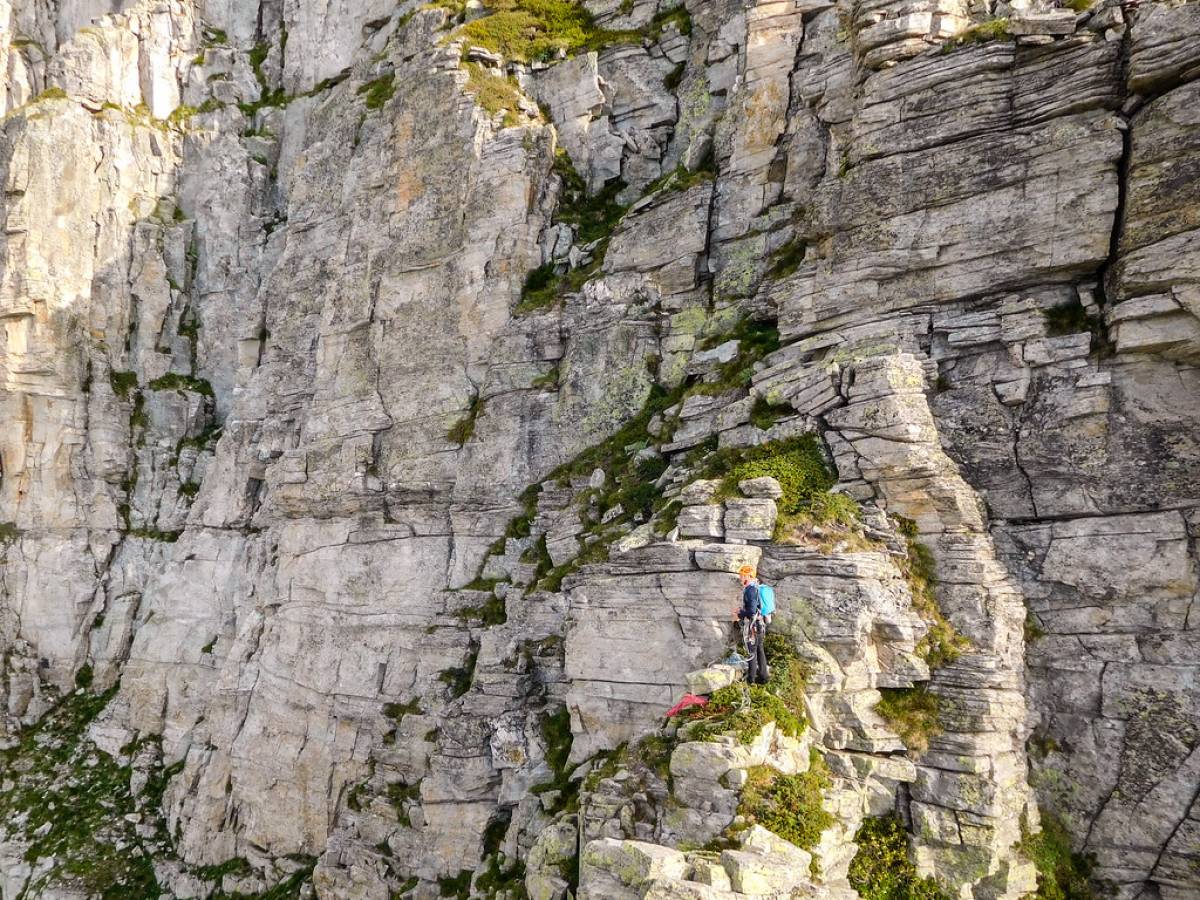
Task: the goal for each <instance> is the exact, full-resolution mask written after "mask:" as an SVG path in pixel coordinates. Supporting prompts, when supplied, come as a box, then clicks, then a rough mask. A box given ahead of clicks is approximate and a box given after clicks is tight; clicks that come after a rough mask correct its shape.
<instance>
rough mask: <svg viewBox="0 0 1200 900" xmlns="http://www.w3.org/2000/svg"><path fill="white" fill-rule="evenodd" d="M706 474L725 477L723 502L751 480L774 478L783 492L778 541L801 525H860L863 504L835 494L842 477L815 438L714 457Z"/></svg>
mask: <svg viewBox="0 0 1200 900" xmlns="http://www.w3.org/2000/svg"><path fill="white" fill-rule="evenodd" d="M704 474H705V476H706V477H709V478H718V477H719V478H721V479H722V481H721V488H720V491H719V492H718V498H725V497H734V496H737V485H738V483H739V482H741V481H744V480H746V479H748V478H761V477H763V476H770V477H772V478H774V479H775V480H776V481H778V482H779V486H780V487H781V488H783V496H782V497H780V498H779V500H777V501H776V505H777V507H778V509H779V516H778V519H777V520H776V525H775V533H776V537H777V538H781V537H785V536H786V535H787V534H788V532H789V531H790V530H791V529H793V528H795V527H797V526H800V525H806V524H823V523H831V522H837V523H840V524H842V525H845V526H852V525H854V524H855V523H857V521H858V504H857V503H855V502H854V501H853V500H852V499H851V498H849V497H847V496H845V495H844V494H835V493H831V492H830V488H832V487H833V486H834V485H835V484H836V483H837V478H836V477H835V476H834V474H833V472H832V471H831V470H830V468H829V465H828V463H826V462H825V456H824V454H823V453H822V450H821V444H820V439H819V438H818V437H817V436H816V435H815V434H804V435H800V436H799V437H794V438H787V439H785V440H782V441H771V442H770V443H766V444H760V445H759V446H757V447H751V448H748V449H741V450H721V451H717V452H716V453H712V454H710V455H709V456H708V459H707V460H706V461H705V464H704Z"/></svg>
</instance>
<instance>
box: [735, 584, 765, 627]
mask: <svg viewBox="0 0 1200 900" xmlns="http://www.w3.org/2000/svg"><path fill="white" fill-rule="evenodd" d="M760 609H761V604H760V603H759V600H758V585H757V584H748V585H746V587H745V588H743V589H742V608H741V609H739V610H738V618H739V619H753V618H754V617H755V616H757V615H758V614H759V612H760Z"/></svg>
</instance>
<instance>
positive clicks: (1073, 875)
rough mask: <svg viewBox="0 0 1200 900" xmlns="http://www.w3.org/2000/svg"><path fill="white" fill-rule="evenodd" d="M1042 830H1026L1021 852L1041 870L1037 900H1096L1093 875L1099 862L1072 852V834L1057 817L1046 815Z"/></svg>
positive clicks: (1035, 895)
mask: <svg viewBox="0 0 1200 900" xmlns="http://www.w3.org/2000/svg"><path fill="white" fill-rule="evenodd" d="M1041 819H1042V830H1041V831H1040V832H1038V833H1037V834H1033V835H1031V834H1029V833H1028V831H1027V830H1025V829H1023V830H1022V831H1023V834H1022V838H1021V843H1020V844H1018V845H1017V848H1018V849H1019V850H1020V851H1021V852H1022V853H1024V854H1025V856H1027V857H1028V858H1029V860H1030V861H1031V862H1032V863H1033V864H1034V866H1036V867H1037V871H1038V886H1037V893H1036V894H1034V895H1033V896H1034V900H1094V898H1095V896H1096V894H1095V892H1094V891H1093V890H1092V886H1091V880H1090V879H1091V874H1092V870H1093V869H1094V868H1095V865H1096V860H1095V858H1094V857H1093V856H1091V855H1084V854H1081V853H1076V852H1075V851H1074V850H1072V849H1071V833H1070V832H1069V831H1068V830H1067V827H1066V825H1065V823H1064V822H1063V821H1062V820H1061V819H1059V818H1058V817H1057V816H1053V815H1050V814H1047V813H1043V814H1042V817H1041Z"/></svg>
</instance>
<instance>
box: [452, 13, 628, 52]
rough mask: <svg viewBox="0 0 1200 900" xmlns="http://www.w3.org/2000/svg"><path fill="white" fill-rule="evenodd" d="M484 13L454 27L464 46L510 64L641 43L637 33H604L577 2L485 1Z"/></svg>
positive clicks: (455, 34)
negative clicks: (616, 45)
mask: <svg viewBox="0 0 1200 900" xmlns="http://www.w3.org/2000/svg"><path fill="white" fill-rule="evenodd" d="M486 9H487V10H488V11H489V13H490V14H489V15H486V16H484V17H482V18H479V19H476V20H474V21H473V22H468V23H467V24H465V25H463V26H461V27H459V28H458V29H457V30H456V31H455V32H454V33H453V35H452V36H453V37H456V38H457V37H462V38H463V39H464V41H463V43H464V47H472V46H474V47H483V48H484V49H486V50H490V51H492V52H493V53H499V54H500V55H502V56H503V57H504V58H505V59H507V60H511V61H513V62H523V63H528V62H534V61H540V62H549V61H550V60H552V59H554V58H555V57H556V56H558V55H560V54H566V55H568V56H569V55H572V54H574V53H578V52H579V51H581V50H584V51H586V50H599V49H600V48H602V47H605V46H607V45H608V44H612V43H616V42H619V41H640V40H641V38H642V33H641V32H640V31H609V30H608V29H605V28H601V27H599V26H598V25H596V22H595V20H594V19H593V18H592V14H591V13H590V12H588V10H587V8H586V7H585V6H584V5H583V4H582V3H576V2H571V0H488V2H487V3H486Z"/></svg>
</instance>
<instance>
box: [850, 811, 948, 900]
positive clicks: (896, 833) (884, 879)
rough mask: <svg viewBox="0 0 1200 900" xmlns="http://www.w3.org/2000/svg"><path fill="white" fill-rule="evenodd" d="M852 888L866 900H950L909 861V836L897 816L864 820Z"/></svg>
mask: <svg viewBox="0 0 1200 900" xmlns="http://www.w3.org/2000/svg"><path fill="white" fill-rule="evenodd" d="M854 843H856V844H857V845H858V852H857V853H855V855H854V859H853V860H851V862H850V872H849V878H850V885H851V887H853V888H854V889H855V890H856V891H858V895H859V896H860V897H861V898H862V900H950V895H949V894H947V893H946V892H945V891H944V890H943V889H942V888H941V886H940V885H938V883H937V882H936V881H934V880H933V879H932V878H928V877H926V878H922V877H921V876H920V875H918V874H917V867H916V866H914V865H913V864H912V862H911V861H910V860H909V858H908V835H907V834H906V833H905V831H904V826H903V825H902V824H901V822H900V818H899V817H898V816H897V815H895V814H894V813H893V814H891V815H886V816H875V817H872V818H867V819H864V820H863V823H862V825H861V826H860V827H859V829H858V832H857V833H856V834H855V835H854Z"/></svg>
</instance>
